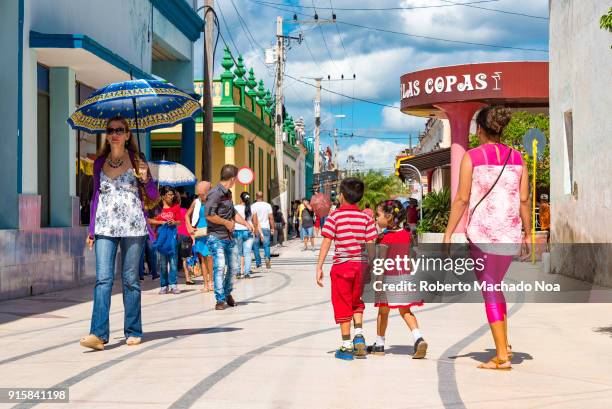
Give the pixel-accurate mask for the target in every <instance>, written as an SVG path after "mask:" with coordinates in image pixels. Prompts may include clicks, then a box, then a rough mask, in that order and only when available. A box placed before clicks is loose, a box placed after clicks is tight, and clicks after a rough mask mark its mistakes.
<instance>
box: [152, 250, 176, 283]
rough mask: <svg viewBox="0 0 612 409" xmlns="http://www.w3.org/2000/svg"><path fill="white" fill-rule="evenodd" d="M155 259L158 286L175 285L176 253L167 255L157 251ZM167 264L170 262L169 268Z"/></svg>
mask: <svg viewBox="0 0 612 409" xmlns="http://www.w3.org/2000/svg"><path fill="white" fill-rule="evenodd" d="M157 260H158V261H159V286H160V287H167V286H170V287H176V275H177V274H176V263H177V260H178V258H177V255H176V253H173V254H172V255H168V254H162V253H160V252H159V251H158V252H157ZM168 264H170V269H169V270H168Z"/></svg>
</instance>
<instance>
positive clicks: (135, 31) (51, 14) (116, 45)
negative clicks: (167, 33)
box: [29, 0, 153, 72]
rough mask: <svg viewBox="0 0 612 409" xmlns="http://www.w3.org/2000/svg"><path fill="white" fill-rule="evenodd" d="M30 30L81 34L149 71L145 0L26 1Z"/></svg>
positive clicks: (148, 23) (148, 24)
mask: <svg viewBox="0 0 612 409" xmlns="http://www.w3.org/2000/svg"><path fill="white" fill-rule="evenodd" d="M29 3H30V7H31V29H32V30H34V31H38V32H42V33H53V34H84V35H87V36H89V37H91V38H92V39H94V40H95V41H97V42H98V43H100V44H101V45H102V46H104V47H106V48H108V49H109V50H112V51H113V52H114V53H116V54H118V55H120V56H121V57H122V58H124V59H126V60H127V61H128V62H130V63H131V64H133V65H135V66H137V67H139V68H140V69H141V70H143V71H146V72H151V44H150V41H152V39H151V38H149V37H148V34H149V30H150V29H151V9H152V8H153V5H152V4H151V2H150V1H149V0H122V1H100V0H78V1H75V0H35V1H32V0H30V2H29Z"/></svg>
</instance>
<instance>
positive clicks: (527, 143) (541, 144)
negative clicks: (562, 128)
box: [523, 128, 546, 158]
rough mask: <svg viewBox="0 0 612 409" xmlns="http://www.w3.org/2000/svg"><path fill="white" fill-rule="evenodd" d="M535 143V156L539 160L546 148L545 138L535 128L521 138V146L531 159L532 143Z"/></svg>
mask: <svg viewBox="0 0 612 409" xmlns="http://www.w3.org/2000/svg"><path fill="white" fill-rule="evenodd" d="M534 140H536V141H537V155H538V157H539V158H541V157H542V156H543V155H544V148H546V136H544V134H543V133H542V131H540V130H539V129H537V128H531V129H529V130H528V131H527V132H525V135H524V136H523V146H524V147H525V151H526V152H527V154H528V155H529V156H531V157H533V152H534V149H533V141H534Z"/></svg>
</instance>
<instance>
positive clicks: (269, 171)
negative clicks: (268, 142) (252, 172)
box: [266, 152, 272, 202]
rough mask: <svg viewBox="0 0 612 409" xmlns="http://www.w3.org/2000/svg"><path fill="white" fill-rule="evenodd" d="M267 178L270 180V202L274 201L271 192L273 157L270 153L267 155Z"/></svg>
mask: <svg viewBox="0 0 612 409" xmlns="http://www.w3.org/2000/svg"><path fill="white" fill-rule="evenodd" d="M266 178H267V180H268V189H267V191H268V202H270V201H271V200H272V192H271V190H270V181H271V180H272V156H270V153H269V152H268V153H267V155H266Z"/></svg>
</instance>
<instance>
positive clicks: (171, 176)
mask: <svg viewBox="0 0 612 409" xmlns="http://www.w3.org/2000/svg"><path fill="white" fill-rule="evenodd" d="M149 170H150V171H151V176H153V179H155V180H157V183H158V184H159V185H160V186H171V187H177V186H190V185H194V184H195V183H196V182H197V179H196V177H195V175H194V174H193V172H191V171H190V170H189V169H187V168H186V167H185V166H183V165H181V164H180V163H176V162H169V161H167V160H156V161H153V162H149Z"/></svg>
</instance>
